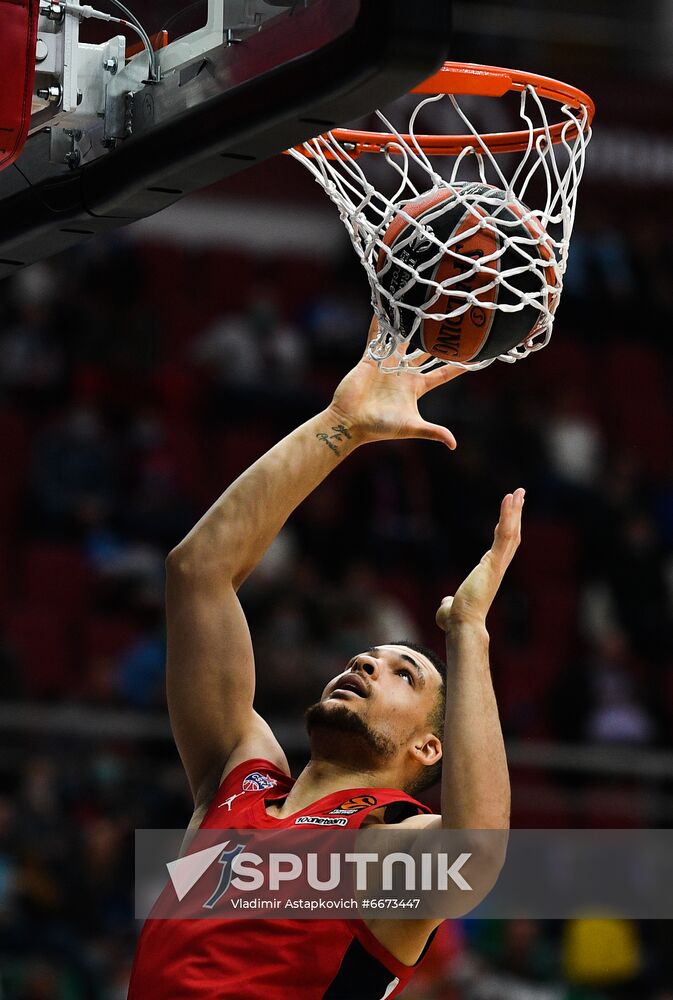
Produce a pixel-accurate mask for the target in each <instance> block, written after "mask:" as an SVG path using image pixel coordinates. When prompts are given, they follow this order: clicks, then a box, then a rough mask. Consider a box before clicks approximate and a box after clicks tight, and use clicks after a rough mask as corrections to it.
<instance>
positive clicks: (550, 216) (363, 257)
mask: <svg viewBox="0 0 673 1000" xmlns="http://www.w3.org/2000/svg"><path fill="white" fill-rule="evenodd" d="M438 91H439V92H438ZM510 91H515V92H519V94H520V96H519V99H518V115H519V120H520V129H519V131H515V132H511V131H510V132H500V133H494V134H483V133H480V131H479V130H478V129H477V128H476V127H475V125H474V124H473V123H472V121H471V120H470V117H469V116H468V114H467V112H466V111H465V109H464V107H463V106H461V102H460V101H459V100H458V96H457V95H460V94H463V95H464V94H471V95H476V94H480V95H481V96H484V97H490V98H493V97H502V96H503V95H504V94H505V93H507V92H510ZM414 93H415V94H417V93H421V94H423V95H427V94H428V93H429V95H430V96H422V98H421V99H420V100H419V102H418V104H417V105H416V107H415V109H414V110H413V112H412V113H411V117H410V120H409V126H408V131H407V132H406V133H405V134H403V133H402V132H400V131H399V130H398V129H397V128H396V127H395V125H394V124H393V122H392V121H391V118H390V117H388V116H386V114H384V113H383V112H382V111H380V110H379V111H376V112H375V115H376V118H377V119H378V120H379V121H380V122H381V123H382V126H383V129H384V131H383V132H381V133H376V132H373V133H372V132H357V131H353V130H350V129H334V130H332V131H330V132H327V133H326V134H324V135H320V136H317V137H316V138H314V139H311V140H309V141H308V142H305V143H303V145H301V146H297V147H295V148H294V149H291V150H288V152H289V153H290V154H291V155H292V156H293V157H294V158H295V159H296V160H297V161H298V162H300V163H303V164H304V166H305V167H306V168H307V169H308V170H310V172H311V174H312V175H313V177H314V178H315V180H316V181H317V182H318V184H320V186H321V187H322V188H323V190H324V191H325V192H326V193H327V194H328V195H329V197H330V198H331V199H332V201H333V202H334V203H335V204H336V206H337V208H338V210H339V213H340V216H341V219H342V221H343V223H344V225H345V227H346V230H347V231H348V235H349V236H350V239H351V241H352V243H353V247H354V248H355V252H356V253H357V255H358V257H359V259H360V261H361V263H362V265H363V267H364V269H365V271H366V274H367V277H368V279H369V284H370V287H371V293H372V306H373V309H374V313H375V315H376V317H377V320H378V335H377V336H376V338H375V339H374V340H372V342H371V343H370V344H369V356H370V357H371V358H372V359H373V360H375V361H377V362H378V363H379V365H380V367H382V368H384V369H385V370H387V371H399V370H401V369H411V370H413V371H424V370H428V369H430V368H434V367H436V366H439V365H444V364H455V365H458V366H459V367H461V368H472V369H479V368H483V367H485V366H486V365H489V364H491V363H492V361H493V360H495V359H494V358H490V359H488V360H483V361H479V362H473V363H469V362H465V363H462V364H461V363H459V362H455V361H448V360H444V359H441V358H436V357H433V356H429V355H428V354H427V353H425V352H423V351H422V350H419V349H415V350H413V351H411V352H410V351H409V342H410V341H411V339H412V338H413V337H414V334H415V333H416V332H417V331H418V329H419V327H420V325H421V324H422V323H423V321H424V320H425V319H430V320H441V321H443V320H452V319H455V318H457V317H460V316H461V315H462V314H463V313H465V312H466V311H467V310H468V309H472V308H473V307H480V308H481V309H500V310H503V311H509V312H514V311H517V310H522V309H524V308H526V307H528V306H532V307H534V309H535V310H536V311H537V313H538V317H537V320H536V321H535V323H534V326H533V327H532V329H531V332H530V334H529V336H528V337H527V338H526V340H525V341H524V342H523V343H522V344H520V345H519V346H517V347H514V348H512V349H511V350H508V351H507V352H506V353H505V354H500V355H499V360H501V361H506V362H510V363H511V362H514V361H518V360H519V359H520V358H523V357H525V356H526V355H528V354H530V353H532V352H534V351H539V350H540V349H541V348H542V347H545V346H546V344H547V343H549V339H550V337H551V333H552V327H553V321H554V312H555V310H556V307H557V305H558V301H559V297H560V294H561V291H562V287H563V275H564V273H565V270H566V266H567V262H568V250H569V246H570V236H571V233H572V228H573V223H574V219H575V207H576V202H577V191H578V187H579V183H580V180H581V178H582V173H583V170H584V160H585V151H586V147H587V143H588V142H589V139H590V137H591V128H590V126H591V120H592V117H593V112H594V108H593V103H592V102H591V99H590V98H588V97H587V95H586V94H583V93H582V92H581V91H577V90H576V89H574V88H572V87H569V86H567V85H565V84H561V83H559V82H558V81H553V80H550V79H547V78H545V77H536V76H533V75H532V74H524V73H517V72H516V71H512V70H504V69H497V68H494V67H482V66H473V65H469V64H459V63H446V64H445V66H444V67H443V68H442V70H440V72H439V73H438V74H436V76H435V77H432V78H431V79H430V80H428V81H426V83H425V84H422V85H421V86H420V87H419V88H417V89H416V91H414ZM445 102H449V103H450V105H451V106H452V107H453V110H454V112H455V114H456V115H457V116H458V118H459V119H460V121H461V122H462V123H463V125H464V127H465V130H466V132H465V134H464V135H450V136H449V135H438V134H433V135H423V134H420V133H419V131H418V123H419V120H420V119H421V117H422V116H423V114H424V112H426V110H427V109H428V108H429V107H430V106H431V105H437V104H441V103H445ZM463 103H465V102H463ZM551 109H555V115H553V116H551V119H552V120H551V122H550V114H549V111H550V110H551ZM555 119H558V120H555ZM374 153H379V154H381V156H382V158H383V160H384V161H385V164H386V165H387V168H388V169H387V171H386V173H387V175H388V176H387V177H386V179H385V180H384V181H383V183H382V179H381V176H380V174H381V172H380V171H372V169H371V165H372V163H373V162H374V159H376V160H378V161H379V162H380V158H378V157H376V158H375V157H373V156H372V155H371V154H374ZM504 154H508V155H507V156H505V155H504ZM447 158H450V160H448V161H447ZM447 162H448V167H447V166H445V165H446V164H447ZM368 171H369V173H370V174H371V173H372V172H375V173H377V175H378V180H377V182H376V183H375V182H374V181H373V179H371V178H370V177H368V176H367V174H368ZM377 185H378V186H377ZM485 185H490V187H491V189H493V188H497V189H499V191H497V192H496V195H497V196H496V197H491V196H490V192H489V191H488V189H487V190H486V191H485V192H484V186H485ZM382 189H383V190H382ZM447 189H451V200H450V204H451V206H452V207H455V206H456V205H457V203H458V202H460V203H461V204H462V205H463V206H464V207H465V209H466V211H467V212H471V214H472V216H473V218H474V225H473V226H472V225H471V221H470V223H469V224H470V226H471V228H469V229H467V230H466V229H465V228H464V227H463V228H462V231H461V232H460V234H459V235H455V234H452V236H451V237H450V238H449V239H447V240H446V241H444V242H442V240H440V239H438V237H437V235H436V233H435V232H434V229H433V226H432V222H433V220H434V219H436V218H437V217H438V216H439V215H440V214H441V213H442V212H443V211H445V210H446V204H447V203H446V202H444V204H442V205H440V206H438V207H436V208H435V209H434V210H432V211H431V212H430V213H429V214H428V213H425V214H423V216H422V218H420V219H417V218H414V217H412V216H411V215H410V214H408V213H406V212H405V204H407V203H408V202H409V201H410V200H412V199H415V198H418V197H420V196H421V195H425V194H427V193H428V192H431V191H446V190H447ZM479 190H481V193H480V194H478V195H477V194H475V191H479ZM502 192H504V193H505V197H503V194H502ZM533 197H534V198H535V206H534V205H533V204H531V201H530V200H531V199H532V198H533ZM510 201H515V202H518V203H520V205H522V206H523V207H524V211H523V213H522V214H521V216H520V221H521V222H522V223H523V224H524V225H523V227H522V226H521V225H519V224H518V223H517V224H513V223H512V220H511V213H507V212H505V211H504V208H505V206H506V204H507V202H510ZM477 202H478V204H479V205H480V211H479V212H478V211H477V210H476V204H477ZM484 208H486V212H484ZM398 216H402V218H404V219H405V220H406V221H407V223H408V227H407V228H405V236H404V239H402V240H398V241H396V242H395V246H394V250H391V247H390V246H388V244H387V243H385V242H384V237H385V234H386V230H387V229H388V227H389V226H390V224H391V222H392V221H393V219H395V218H396V217H398ZM503 216H504V217H503ZM480 229H488V230H490V231H491V232H493V233H494V234H495V239H494V243H493V245H494V248H495V249H494V251H493V253H492V254H489V255H488V256H486V257H481V258H480V259H479V260H474V259H473V258H470V257H467V256H465V255H464V254H461V253H460V251H459V248H458V246H457V244H458V243H460V244H461V245H463V246H464V244H465V242H466V240H468V239H469V237H470V236H471V235H474V234H476V233H478V232H479V230H480ZM522 229H523V230H524V235H522ZM428 242H429V244H431V245H433V246H434V247H435V248H436V253H435V254H432V255H431V256H430V257H429V258H428V256H427V254H424V255H423V263H422V265H419V266H417V267H416V266H414V264H413V262H410V261H409V256H410V255H409V254H403V255H402V256H400V251H402V250H404V249H405V248H407V247H412V249H413V247H417V246H420V245H423V246H424V247H426V248H427V245H428ZM508 249H510V250H514V251H515V258H514V259H515V266H508V267H503V265H502V258H503V256H504V255H505V252H506V251H507V250H508ZM382 254H383V255H384V256H383V257H382V256H381V255H382ZM446 255H448V256H449V257H452V258H454V261H455V267H453V268H452V269H451V270H452V272H453V274H452V276H451V277H449V278H447V279H445V280H443V281H435V280H434V279H433V277H432V275H433V272H434V271H435V270H437V265H438V263H439V261H440V260H441V259H442V258H443V257H445V256H446ZM382 260H383V261H384V263H383V267H382V266H381V261H382ZM508 261H509V263H510V265H511V261H512V254H511V253H509V254H508ZM393 264H395V265H397V266H398V267H401V268H403V269H404V270H405V271H406V272H408V281H407V282H406V284H405V285H404V286H403V287H402V288H399V287H398V288H396V289H395V290H394V291H392V292H391V291H388V290H386V288H384V286H383V283H382V281H381V277H382V275H383V274H384V273H385V272H386V271H387V270H388V268H389V267H390V266H392V265H393ZM526 271H533V272H536V274H537V275H538V277H539V282H536V283H534V287H535V288H536V289H538V290H536V291H534V292H530V291H528V292H524V291H522V290H521V289H520V288H519V287H518V285H517V276H519V275H521V274H522V273H524V272H526ZM473 278H474V279H475V281H474V282H472V280H471V279H473ZM413 282H418V283H420V284H422V285H424V286H426V287H427V296H426V297H425V301H424V302H423V303H422V304H421V305H420V306H418V305H411V304H409V303H407V302H404V301H401V298H402V297H403V294H404V291H405V290H406V289H408V288H409V287H410V285H411V284H412V283H413ZM523 284H524V285H527V286H528V287H529V288H530V287H531V282H530V281H527V282H524V283H523ZM471 285H472V286H473V287H472V288H471V287H470V286H471ZM476 285H478V287H474V286H476ZM498 285H499V286H501V287H502V289H506V292H507V293H506V294H502V295H500V294H496V293H498V292H500V291H501V289H497V288H496V286H498ZM494 289H495V293H494ZM447 296H448V297H447ZM440 299H441V300H442V301H441V302H439V300H440ZM438 303H439V305H438ZM433 306H434V309H433ZM439 306H443V307H444V308H445V309H446V310H447V311H445V312H441V311H440V312H437V311H435V310H436V309H437V308H439ZM401 310H407V312H408V313H410V314H411V315H407V316H405V322H404V324H401V323H400V322H399V319H400V315H401V313H400V311H401ZM402 326H404V332H402ZM417 342H418V341H417Z"/></svg>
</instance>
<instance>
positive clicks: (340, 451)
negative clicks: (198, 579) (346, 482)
mask: <svg viewBox="0 0 673 1000" xmlns="http://www.w3.org/2000/svg"><path fill="white" fill-rule="evenodd" d="M361 443H362V438H361V437H360V435H359V434H358V432H357V430H356V429H355V428H354V426H353V425H352V423H350V424H349V423H348V422H347V421H345V420H344V418H343V416H341V415H337V414H336V413H335V412H334V411H333V410H332V409H331V408H327V409H326V410H323V411H322V412H321V413H319V414H318V415H317V416H315V417H312V418H311V419H310V420H308V421H307V422H306V423H305V424H302V426H301V427H298V428H297V429H296V430H295V431H293V432H292V433H291V434H289V435H288V436H287V437H285V438H283V440H282V441H279V442H278V444H276V445H275V446H274V447H273V448H271V449H270V451H268V452H266V454H264V455H262V457H261V458H259V459H258V460H257V461H256V462H255V463H254V465H252V466H251V467H250V468H249V469H247V470H246V471H245V472H244V473H243V474H242V475H241V476H239V478H238V479H237V480H236V481H235V482H234V483H232V485H231V486H230V487H229V488H228V489H227V490H226V492H225V493H223V495H222V496H221V497H220V498H219V500H217V501H216V502H215V503H214V504H213V506H212V507H211V508H210V510H209V511H208V512H207V513H206V514H204V516H203V517H202V518H201V520H200V521H199V522H198V523H197V524H196V525H195V527H194V528H193V529H192V530H191V531H190V533H189V534H188V535H187V537H186V538H185V539H184V541H183V542H181V543H180V545H179V546H178V547H177V549H176V550H174V553H172V559H173V561H175V562H177V563H178V564H182V565H183V566H184V565H191V566H194V567H195V568H196V569H198V571H199V572H209V573H212V574H215V575H220V576H221V577H222V579H226V580H228V581H233V582H234V585H235V586H239V585H240V584H241V583H242V582H243V580H244V579H245V578H246V577H247V576H248V574H249V573H250V572H251V571H252V570H253V569H254V567H255V566H256V565H257V563H258V562H259V560H260V559H261V557H262V556H263V555H264V552H265V551H266V549H267V548H268V547H269V545H270V544H271V542H272V541H273V539H274V538H275V536H276V535H277V534H278V532H279V531H280V529H281V528H282V527H283V525H284V523H285V521H286V520H287V518H288V517H289V516H290V514H291V513H292V511H293V510H294V509H295V508H296V507H297V506H298V505H299V504H300V503H301V502H302V500H304V499H305V498H306V497H307V496H308V495H309V493H311V492H312V491H313V490H314V489H315V488H316V487H317V486H318V485H319V484H320V483H321V482H322V481H323V479H325V477H326V476H327V475H328V474H329V473H330V472H332V470H333V469H335V468H336V467H337V465H339V464H340V463H341V462H342V461H343V460H344V458H346V457H347V456H348V455H349V454H350V453H351V452H352V451H354V449H355V448H356V447H357V446H358V445H359V444H361Z"/></svg>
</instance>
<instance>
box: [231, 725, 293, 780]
mask: <svg viewBox="0 0 673 1000" xmlns="http://www.w3.org/2000/svg"><path fill="white" fill-rule="evenodd" d="M250 760H261V761H264V762H266V764H267V765H268V767H269V768H271V769H272V770H273V771H274V772H277V773H278V774H280V775H281V776H283V777H285V778H289V777H290V765H289V764H288V762H287V757H286V756H285V753H284V751H283V748H282V747H281V745H280V743H279V742H278V740H277V739H276V737H275V735H274V733H273V730H272V729H271V726H270V725H269V724H268V722H266V720H265V719H263V718H262V716H261V715H259V714H258V713H257V712H253V713H252V721H251V724H250V726H249V727H248V729H247V731H246V734H245V736H244V737H243V738H242V739H241V740H239V742H238V743H237V744H236V746H235V747H234V749H233V750H232V752H231V753H230V755H229V757H228V758H227V761H226V763H225V765H224V767H223V769H222V772H221V774H220V781H219V784H220V785H223V784H224V783H225V782H226V781H227V780H228V779H229V777H230V776H231V775H232V773H233V772H234V771H236V770H237V769H238V768H240V767H241V765H242V764H245V763H246V762H247V761H250Z"/></svg>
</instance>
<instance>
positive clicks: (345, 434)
mask: <svg viewBox="0 0 673 1000" xmlns="http://www.w3.org/2000/svg"><path fill="white" fill-rule="evenodd" d="M331 430H332V431H333V432H334V433H333V434H328V433H327V432H326V431H320V432H319V433H318V434H316V437H317V438H318V440H319V441H324V442H325V444H326V445H327V447H328V448H329V449H330V451H333V452H334V454H335V455H341V452H340V451H339V449H338V448H337V444H341V442H342V441H343V439H344V438H347V439H350V437H351V433H350V431H349V430H348V428H347V427H345V426H344V425H343V424H336V426H334V427H332V428H331Z"/></svg>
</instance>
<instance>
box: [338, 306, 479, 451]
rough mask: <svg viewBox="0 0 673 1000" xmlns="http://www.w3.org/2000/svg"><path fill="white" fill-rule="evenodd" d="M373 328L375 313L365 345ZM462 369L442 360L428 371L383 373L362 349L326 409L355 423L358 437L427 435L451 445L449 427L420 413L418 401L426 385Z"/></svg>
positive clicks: (430, 386)
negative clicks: (429, 419) (439, 365)
mask: <svg viewBox="0 0 673 1000" xmlns="http://www.w3.org/2000/svg"><path fill="white" fill-rule="evenodd" d="M376 330H377V324H376V318H374V319H373V320H372V323H371V326H370V327H369V334H368V336H367V343H368V344H369V342H370V341H371V340H372V339H373V337H375V336H376ZM464 370H465V369H463V368H454V367H453V366H451V365H445V366H443V367H441V368H436V369H435V370H434V371H431V372H412V371H401V372H396V373H392V372H389V373H386V372H383V371H380V370H379V367H378V365H377V364H376V362H375V361H372V360H371V359H370V358H369V357H368V355H367V353H366V352H365V355H364V357H363V358H362V360H361V361H360V362H359V363H358V364H357V365H356V366H355V368H353V369H352V370H351V371H350V372H349V373H348V374H347V375H346V376H345V378H344V379H342V381H341V383H340V384H339V386H338V387H337V390H336V392H335V393H334V399H333V401H332V407H331V408H332V409H333V410H334V413H335V415H336V416H337V417H338V418H339V419H340V420H342V421H344V422H345V423H346V424H347V425H348V426H351V427H355V428H356V430H357V431H358V433H359V435H360V437H361V439H362V440H363V441H386V440H390V439H392V438H427V439H429V440H431V441H440V442H441V443H442V444H445V445H446V446H447V447H449V448H455V447H456V439H455V437H454V436H453V434H452V433H451V431H450V430H449V429H448V427H442V426H441V425H440V424H432V423H430V422H429V421H427V420H424V419H423V418H422V417H421V415H420V413H419V412H418V400H419V399H420V398H421V396H424V395H425V394H426V392H430V390H431V389H434V388H436V387H437V386H439V385H444V384H445V383H446V382H450V381H451V379H454V378H456V377H457V376H458V375H462V374H463V372H464Z"/></svg>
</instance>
